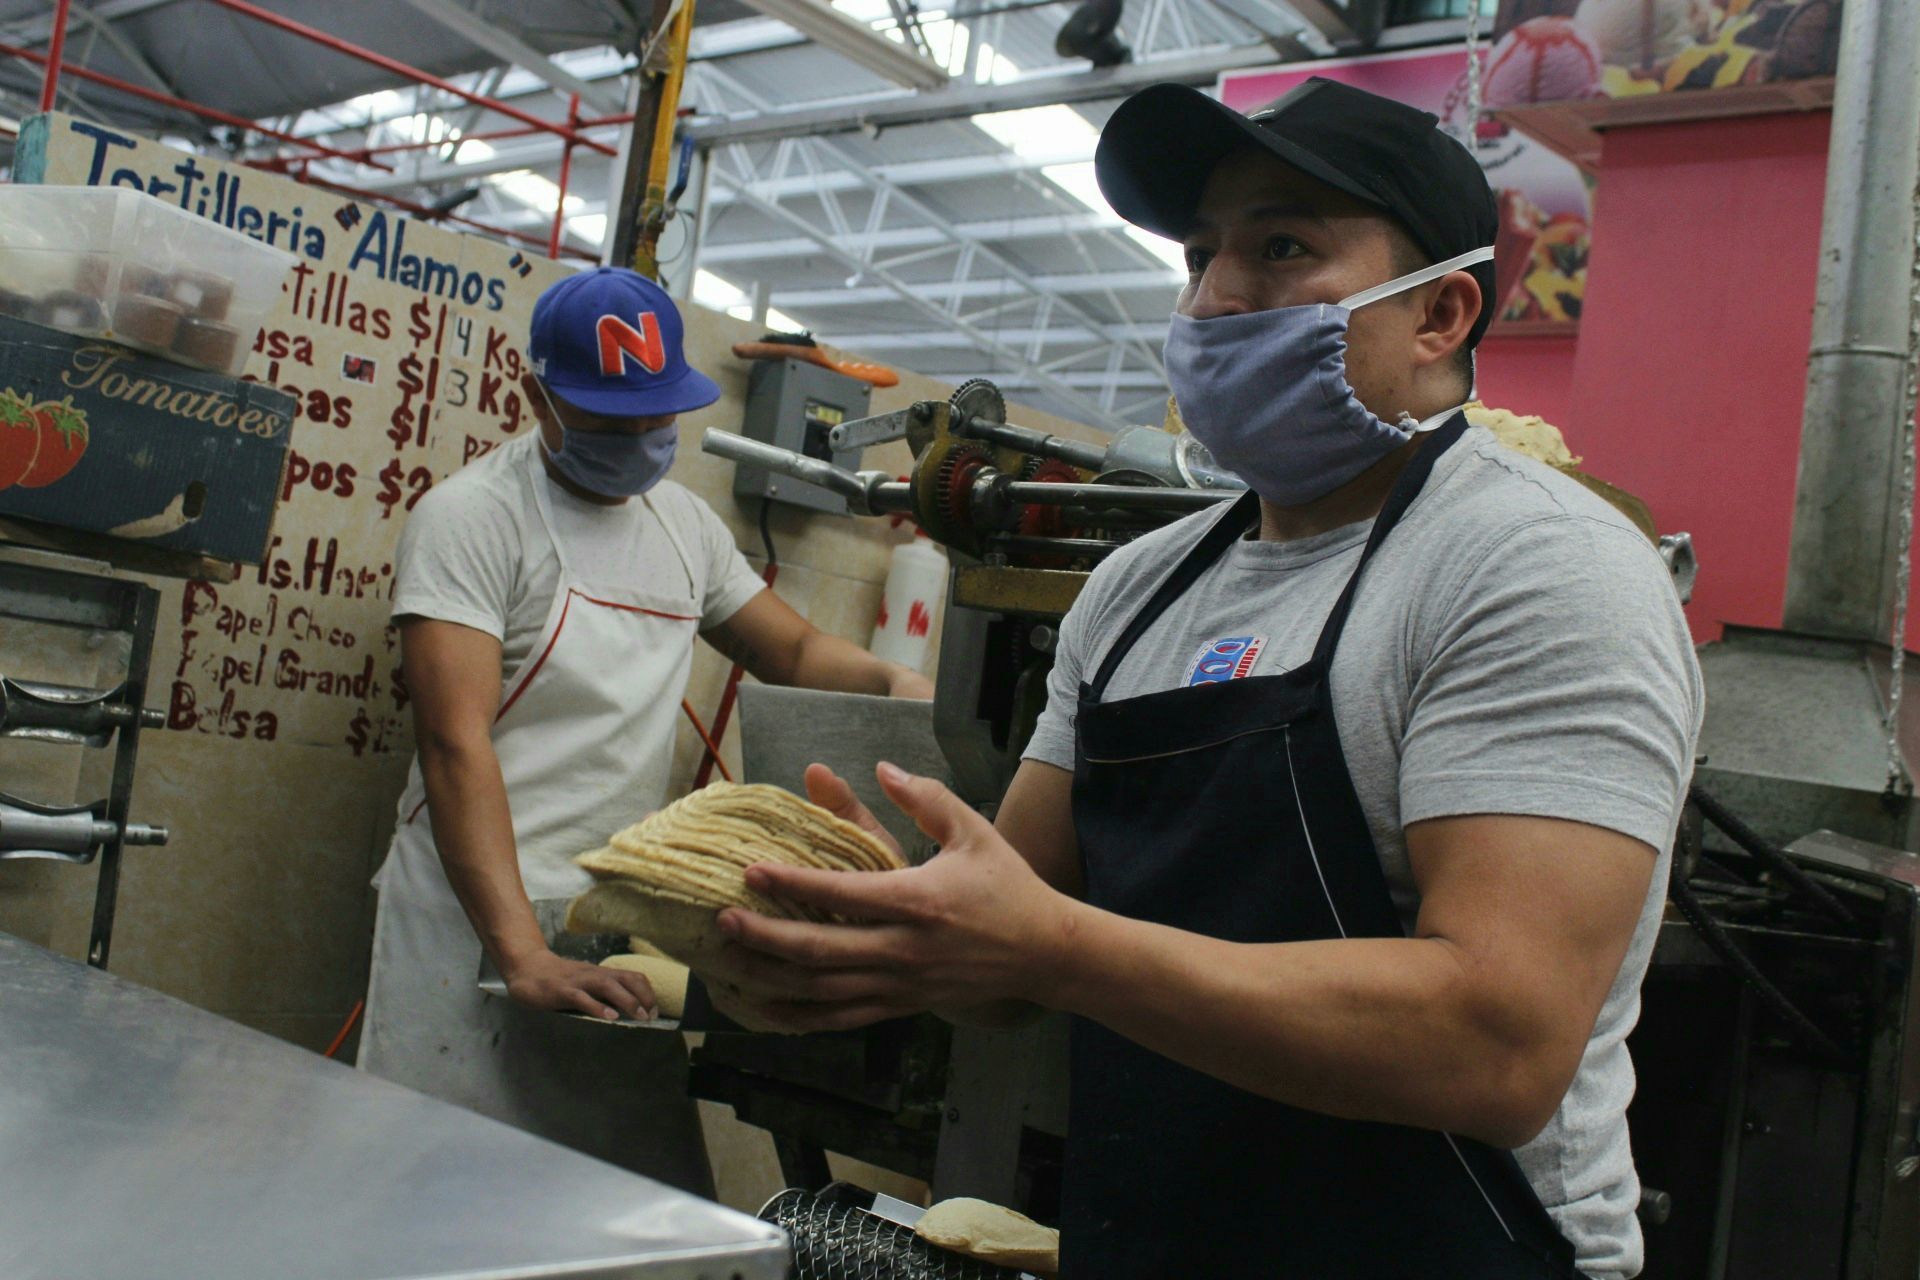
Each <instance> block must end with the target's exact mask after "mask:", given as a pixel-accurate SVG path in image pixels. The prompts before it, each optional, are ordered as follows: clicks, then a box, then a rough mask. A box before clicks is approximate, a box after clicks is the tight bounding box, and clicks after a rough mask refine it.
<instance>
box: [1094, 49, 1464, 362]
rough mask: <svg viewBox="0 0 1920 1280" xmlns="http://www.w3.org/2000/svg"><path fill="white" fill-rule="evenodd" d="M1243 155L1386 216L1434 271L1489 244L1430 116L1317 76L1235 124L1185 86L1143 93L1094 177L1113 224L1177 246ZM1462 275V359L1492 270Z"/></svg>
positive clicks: (1098, 156) (1118, 126)
mask: <svg viewBox="0 0 1920 1280" xmlns="http://www.w3.org/2000/svg"><path fill="white" fill-rule="evenodd" d="M1244 147H1257V148H1260V149H1262V150H1265V151H1267V152H1269V153H1270V154H1272V155H1274V156H1277V157H1278V158H1280V159H1281V160H1283V161H1285V162H1286V163H1288V164H1290V165H1292V166H1293V167H1294V168H1296V169H1298V170H1300V171H1301V172H1302V173H1304V174H1306V175H1307V176H1308V177H1310V178H1314V179H1317V180H1318V181H1320V182H1324V183H1326V184H1327V185H1328V186H1330V187H1333V188H1335V189H1336V190H1339V191H1344V192H1346V193H1347V194H1348V195H1350V196H1352V197H1354V198H1355V199H1357V200H1362V201H1365V202H1366V203H1367V204H1370V205H1373V206H1374V207H1376V208H1378V209H1381V210H1383V211H1384V212H1386V213H1389V214H1391V215H1392V216H1393V217H1394V218H1395V219H1397V220H1398V221H1399V222H1400V224H1401V225H1402V226H1403V227H1405V228H1406V229H1407V232H1408V234H1409V235H1411V236H1412V238H1413V242H1414V243H1415V244H1416V245H1418V246H1419V247H1420V249H1421V251H1422V252H1423V253H1425V254H1426V255H1427V257H1428V258H1429V259H1430V260H1431V261H1434V262H1444V261H1446V260H1447V259H1449V258H1453V257H1457V256H1458V255H1460V254H1463V253H1466V252H1469V251H1470V250H1473V249H1479V248H1483V247H1485V246H1487V245H1490V244H1492V243H1493V237H1494V232H1495V230H1496V228H1497V227H1498V225H1499V215H1498V213H1497V211H1496V210H1495V207H1494V201H1493V190H1492V188H1491V187H1489V186H1488V185H1487V176H1486V174H1485V173H1484V172H1482V171H1481V168H1480V164H1479V162H1478V161H1477V160H1475V159H1474V158H1473V156H1472V154H1471V153H1470V152H1468V150H1467V149H1466V148H1465V147H1464V146H1462V145H1461V144H1460V143H1459V142H1458V141H1456V140H1455V139H1454V138H1452V137H1451V136H1449V135H1448V134H1447V132H1446V131H1445V130H1443V129H1441V128H1440V122H1439V120H1438V119H1437V118H1436V117H1435V116H1434V115H1433V114H1432V113H1430V112H1426V111H1422V110H1420V109H1419V108H1417V107H1410V106H1407V105H1406V104H1405V103H1403V102H1395V101H1394V100H1393V99H1391V98H1383V97H1381V96H1380V95H1379V94H1376V93H1368V92H1367V91H1366V90H1364V89H1356V88H1354V87H1353V86H1351V85H1345V84H1341V83H1340V82H1338V81H1336V80H1327V79H1323V78H1321V77H1319V76H1315V77H1313V78H1312V79H1310V80H1308V81H1307V82H1306V83H1305V84H1302V85H1299V86H1298V87H1296V88H1294V89H1293V90H1291V91H1290V92H1288V93H1287V94H1285V95H1284V96H1282V97H1279V98H1276V99H1274V100H1273V101H1272V102H1270V103H1268V104H1267V105H1266V106H1264V107H1261V108H1260V109H1259V110H1258V111H1255V112H1253V113H1252V114H1251V115H1244V116H1243V115H1241V114H1240V113H1239V112H1238V111H1235V110H1234V109H1233V108H1232V107H1229V106H1227V105H1226V104H1224V103H1222V102H1219V101H1216V100H1215V99H1213V98H1210V97H1208V96H1207V95H1206V94H1204V93H1202V92H1200V90H1198V89H1194V88H1190V87H1189V86H1187V85H1183V84H1156V85H1150V86H1149V87H1147V88H1145V89H1142V90H1141V91H1140V92H1138V93H1136V94H1134V95H1133V96H1132V97H1131V98H1128V99H1127V100H1126V101H1125V102H1123V103H1121V104H1120V107H1119V109H1118V110H1116V111H1115V112H1114V113H1113V116H1112V118H1111V119H1109V120H1108V121H1107V127H1106V128H1105V129H1102V130H1101V131H1100V146H1099V148H1098V149H1097V150H1096V151H1095V152H1094V173H1095V175H1096V176H1097V177H1098V178H1099V180H1100V190H1101V193H1102V194H1104V195H1105V196H1106V197H1107V203H1109V204H1111V205H1112V206H1113V210H1114V212H1115V213H1117V214H1119V215H1120V216H1121V217H1123V218H1125V219H1126V220H1127V221H1128V222H1131V223H1133V224H1134V225H1135V226H1138V227H1144V228H1145V229H1147V230H1148V231H1151V232H1154V233H1155V234H1156V235H1163V236H1166V237H1168V238H1169V239H1173V240H1178V239H1181V238H1183V237H1184V236H1185V235H1186V234H1187V230H1188V228H1189V227H1190V226H1191V225H1192V223H1193V215H1194V210H1195V209H1196V208H1197V207H1198V206H1199V203H1200V193H1201V191H1202V189H1203V188H1204V187H1205V186H1206V183H1207V177H1208V175H1210V174H1211V173H1212V172H1213V170H1214V167H1215V166H1217V165H1218V164H1219V163H1220V162H1221V161H1222V160H1224V159H1226V157H1227V156H1228V155H1229V154H1231V153H1232V152H1235V151H1238V150H1240V149H1242V148H1244ZM1465 270H1467V271H1468V272H1470V273H1471V274H1472V275H1473V278H1474V279H1475V280H1477V281H1479V282H1480V296H1481V298H1482V299H1484V301H1483V303H1482V305H1481V308H1480V316H1479V318H1478V319H1477V320H1475V321H1474V325H1473V331H1472V332H1471V333H1469V334H1468V335H1467V345H1468V346H1469V347H1471V346H1474V345H1476V344H1478V343H1479V341H1480V337H1481V335H1482V334H1484V333H1485V332H1486V331H1487V325H1488V324H1490V323H1492V320H1493V306H1492V301H1493V264H1492V263H1491V262H1481V263H1476V264H1475V265H1473V266H1471V267H1467V268H1465Z"/></svg>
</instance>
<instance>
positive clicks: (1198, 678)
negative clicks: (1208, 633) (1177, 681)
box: [1187, 636, 1267, 686]
mask: <svg viewBox="0 0 1920 1280" xmlns="http://www.w3.org/2000/svg"><path fill="white" fill-rule="evenodd" d="M1266 647H1267V638H1266V637H1265V636H1226V637H1224V638H1222V639H1219V640H1210V641H1208V642H1207V643H1206V644H1203V645H1201V646H1200V652H1199V653H1197V654H1195V655H1194V658H1193V661H1192V662H1191V663H1189V664H1188V666H1187V684H1188V685H1189V686H1192V685H1196V684H1218V683H1220V682H1221V681H1223V680H1242V679H1245V678H1246V677H1247V676H1250V675H1252V674H1253V668H1254V665H1255V664H1256V663H1258V662H1259V661H1260V651H1261V650H1262V649H1264V648H1266Z"/></svg>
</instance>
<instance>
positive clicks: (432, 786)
mask: <svg viewBox="0 0 1920 1280" xmlns="http://www.w3.org/2000/svg"><path fill="white" fill-rule="evenodd" d="M420 773H421V777H422V779H423V780H424V781H425V783H426V788H427V815H428V817H429V819H430V820H431V821H432V823H433V842H434V845H435V847H436V848H437V849H438V850H439V853H440V864H441V866H443V867H444V868H446V872H447V881H448V883H449V884H451V885H452V886H453V892H454V894H455V896H456V897H458V898H459V899H460V906H461V907H462V909H464V910H465V911H466V913H467V919H468V920H469V921H470V922H471V923H472V924H473V931H474V933H475V934H476V935H477V936H478V937H479V939H480V945H481V946H483V947H484V948H486V951H487V954H488V955H489V956H491V957H492V958H493V961H494V963H495V965H496V966H498V967H499V968H500V969H501V971H502V972H506V971H507V970H508V969H510V968H511V967H512V966H513V965H514V964H515V963H516V962H517V961H519V960H522V959H524V958H526V957H527V956H529V955H535V954H538V953H540V952H544V951H545V950H546V949H547V944H546V939H545V937H544V936H543V935H542V934H541V932H540V924H539V921H538V920H537V919H536V918H535V917H534V914H533V904H532V903H531V902H530V901H529V900H528V898H527V890H526V886H525V884H523V883H522V881H521V879H520V859H519V856H518V854H517V852H516V850H515V847H514V842H513V816H512V813H511V811H510V810H509V809H508V806H507V788H506V783H505V782H504V781H503V780H502V778H501V776H500V761H499V759H498V758H497V757H496V756H495V755H494V754H493V749H492V745H491V744H490V743H475V744H472V745H439V746H432V747H428V746H425V745H423V746H422V749H421V752H420Z"/></svg>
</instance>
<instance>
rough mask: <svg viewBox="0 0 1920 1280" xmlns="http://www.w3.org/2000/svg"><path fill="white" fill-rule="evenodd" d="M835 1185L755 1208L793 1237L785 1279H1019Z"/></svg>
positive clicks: (793, 1192)
mask: <svg viewBox="0 0 1920 1280" xmlns="http://www.w3.org/2000/svg"><path fill="white" fill-rule="evenodd" d="M837 1187H838V1184H836V1187H829V1188H828V1189H827V1190H825V1191H822V1192H820V1193H819V1194H817V1195H816V1194H815V1193H813V1192H811V1191H801V1190H798V1189H795V1190H788V1191H782V1192H781V1193H780V1194H779V1195H777V1196H775V1197H774V1198H773V1199H771V1200H769V1201H767V1203H766V1205H765V1207H763V1208H762V1209H761V1210H760V1217H761V1218H762V1220H764V1221H767V1222H771V1223H773V1224H774V1225H775V1226H778V1227H781V1228H782V1229H784V1230H785V1231H786V1233H787V1235H788V1236H789V1237H791V1238H792V1241H793V1267H792V1269H791V1270H790V1271H789V1272H788V1273H787V1275H788V1277H789V1280H1020V1276H1021V1273H1020V1272H1018V1271H1010V1270H1008V1269H1007V1268H1006V1267H996V1266H994V1265H992V1264H991V1263H986V1262H980V1261H977V1260H975V1259H973V1258H968V1257H964V1256H962V1255H961V1254H957V1253H949V1252H948V1251H947V1250H945V1249H939V1248H935V1247H934V1246H933V1245H930V1244H928V1243H927V1242H926V1241H924V1240H922V1239H920V1238H919V1237H917V1236H915V1235H914V1234H913V1232H911V1231H909V1230H907V1228H905V1227H903V1226H901V1225H900V1224H899V1223H897V1222H889V1221H888V1220H887V1219H885V1218H882V1217H880V1216H879V1215H878V1214H874V1213H869V1212H868V1211H867V1210H866V1209H865V1208H864V1207H862V1206H861V1204H860V1203H859V1202H858V1199H857V1198H856V1197H855V1196H854V1195H852V1194H849V1193H852V1192H854V1191H855V1190H856V1189H855V1188H851V1187H849V1188H846V1189H845V1191H844V1192H841V1191H838V1190H837V1189H836V1188H837ZM866 1199H867V1200H868V1201H869V1202H870V1201H871V1199H872V1195H871V1193H867V1196H866Z"/></svg>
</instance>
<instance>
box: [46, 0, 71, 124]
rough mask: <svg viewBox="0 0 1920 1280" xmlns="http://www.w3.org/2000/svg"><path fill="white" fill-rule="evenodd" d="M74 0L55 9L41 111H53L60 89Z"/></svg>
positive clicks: (69, 0) (48, 46)
mask: <svg viewBox="0 0 1920 1280" xmlns="http://www.w3.org/2000/svg"><path fill="white" fill-rule="evenodd" d="M71 7H72V0H59V3H57V4H56V5H55V6H54V9H53V35H52V38H51V39H49V40H48V41H47V74H46V75H45V76H44V77H42V79H41V81H40V109H41V110H42V111H51V110H53V102H54V96H55V95H56V94H57V93H58V92H59V89H60V59H61V56H62V55H63V54H65V52H66V49H67V17H68V13H69V11H70V9H71Z"/></svg>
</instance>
